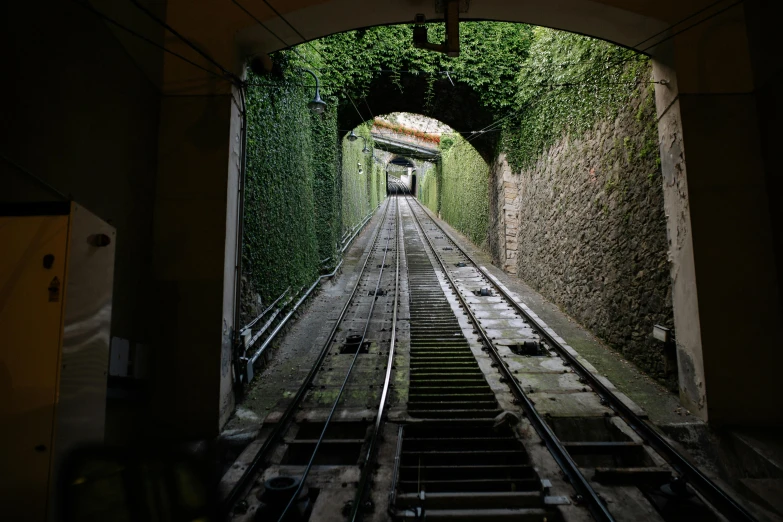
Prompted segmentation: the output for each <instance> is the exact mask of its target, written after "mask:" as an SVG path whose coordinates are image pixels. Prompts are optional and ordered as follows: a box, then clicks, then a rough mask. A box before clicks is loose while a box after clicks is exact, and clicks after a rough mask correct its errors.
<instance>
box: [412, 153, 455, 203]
mask: <svg viewBox="0 0 783 522" xmlns="http://www.w3.org/2000/svg"><path fill="white" fill-rule="evenodd" d="M452 143H453V142H452ZM440 172H441V170H440V165H439V164H438V165H436V166H435V167H433V168H430V169H429V170H427V171H425V172H424V175H423V176H422V177H421V181H420V182H419V196H418V197H419V199H420V200H421V202H422V203H424V205H426V206H427V207H428V208H429V209H430V210H432V211H433V212H435V213H436V214H437V213H438V212H440V191H439V190H438V187H439V186H440V184H441V183H440V181H439V177H440Z"/></svg>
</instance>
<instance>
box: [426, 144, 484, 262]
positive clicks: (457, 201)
mask: <svg viewBox="0 0 783 522" xmlns="http://www.w3.org/2000/svg"><path fill="white" fill-rule="evenodd" d="M441 150H442V151H443V152H442V159H441V167H440V168H441V176H440V178H441V182H442V183H441V185H440V214H441V217H442V218H443V219H444V220H446V222H448V223H449V224H450V225H451V226H453V227H454V228H456V229H457V230H459V231H460V232H462V233H463V234H465V235H466V236H467V237H468V238H469V239H470V240H471V241H472V242H473V243H475V244H476V245H478V246H480V247H482V248H486V246H487V240H488V236H489V165H487V162H486V161H484V159H483V158H482V157H481V155H480V154H479V153H478V152H477V151H476V149H474V148H473V146H472V145H471V144H470V143H468V141H467V140H465V139H464V138H463V137H462V136H460V135H459V134H454V135H451V136H449V139H443V138H441ZM428 206H429V205H428ZM430 208H432V207H430Z"/></svg>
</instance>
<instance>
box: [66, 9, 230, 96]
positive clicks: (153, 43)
mask: <svg viewBox="0 0 783 522" xmlns="http://www.w3.org/2000/svg"><path fill="white" fill-rule="evenodd" d="M71 2H73V3H74V4H76V5H78V6H80V7H82V8H84V9H86V10H88V11H90V12H91V13H93V14H94V15H95V16H97V17H98V18H100V19H102V20H104V21H105V22H108V23H110V24H112V25H113V26H115V27H117V28H118V29H122V30H123V31H125V32H127V33H128V34H130V35H131V36H134V37H136V38H138V39H140V40H142V41H144V42H146V43H148V44H149V45H151V46H153V47H156V48H158V49H160V50H162V51H163V52H166V53H168V54H170V55H172V56H175V57H177V58H179V59H180V60H182V61H183V62H186V63H189V64H190V65H192V66H193V67H196V68H198V69H201V70H202V71H204V72H206V73H207V74H209V75H211V76H214V77H216V78H219V79H221V80H227V81H232V80H231V78H229V77H226V76H225V75H223V74H220V73H217V72H215V71H212V70H210V69H207V68H206V67H204V66H202V65H200V64H198V63H196V62H194V61H193V60H191V59H189V58H187V57H185V56H183V55H182V54H179V53H178V52H176V51H172V50H171V49H169V48H167V47H166V46H165V45H162V44H159V43H158V42H156V41H154V40H152V39H151V38H148V37H146V36H144V35H143V34H141V33H139V32H137V31H135V30H133V29H131V28H130V27H128V26H126V25H124V24H123V23H121V22H118V21H117V20H115V19H114V18H112V17H110V16H108V15H107V14H105V13H103V12H101V11H99V10H97V9H96V8H95V7H93V6H92V5H90V4H89V3H87V2H82V1H80V0H71Z"/></svg>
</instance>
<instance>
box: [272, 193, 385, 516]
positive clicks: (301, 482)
mask: <svg viewBox="0 0 783 522" xmlns="http://www.w3.org/2000/svg"><path fill="white" fill-rule="evenodd" d="M391 201H392V200H391V198H390V200H389V204H388V205H387V206H386V212H385V213H384V220H383V223H382V226H383V225H385V222H386V216H387V214H388V211H389V205H391ZM394 204H395V207H397V209H398V210H399V203H398V202H397V201H396V200H395V203H394ZM397 214H399V211H398V212H397ZM395 224H398V223H397V221H396V215H395ZM382 226H381V227H379V229H378V231H379V232H380V229H381V228H382ZM397 239H398V237H397V235H396V233H395V241H396V240H397ZM390 240H391V238H390V237H387V238H386V246H385V247H384V251H383V259H382V260H381V269H380V271H379V272H378V281H377V282H376V283H375V291H374V292H373V298H372V301H370V310H369V311H368V312H367V320H366V321H365V323H364V330H363V331H362V338H361V339H360V340H359V343H358V345H357V346H356V353H354V354H353V359H352V360H351V365H350V366H349V367H348V371H347V372H346V373H345V379H343V384H342V385H341V386H340V391H339V392H337V397H335V399H334V403H333V404H332V409H331V410H330V411H329V415H328V416H327V417H326V421H325V422H324V427H323V429H322V430H321V435H320V436H319V437H318V441H317V442H316V443H315V448H313V453H312V454H311V455H310V460H309V461H308V462H307V466H305V469H304V471H303V472H302V475H301V477H300V479H299V483H298V484H297V486H296V490H295V491H294V493H293V495H292V496H291V499H290V500H289V501H288V504H286V507H285V509H283V511H282V513H281V514H280V518H278V522H283V520H284V519H285V517H286V515H287V514H288V510H289V509H291V506H293V505H294V504H295V503H296V501H297V497H298V496H299V493H300V492H301V491H302V488H303V487H304V484H305V480H307V475H308V474H309V473H310V469H311V468H312V467H313V462H315V456H316V455H317V454H318V450H319V449H320V447H321V443H322V442H323V440H324V436H325V435H326V430H327V429H329V423H330V422H331V421H332V417H334V412H335V411H337V406H338V404H339V403H340V399H341V398H342V396H343V392H344V391H345V387H346V385H347V384H348V381H349V380H350V378H351V374H352V373H353V369H354V366H355V365H356V361H357V359H358V358H359V354H360V353H361V351H362V344H363V343H364V339H365V338H366V336H367V330H368V329H369V328H370V322H371V321H372V316H373V312H374V311H375V303H376V302H377V301H378V290H379V289H380V287H381V281H382V280H383V271H384V268H385V267H386V257H387V256H388V255H389V241H390ZM373 246H375V245H373ZM371 255H372V250H371V251H370V252H369V253H368V255H367V258H368V259H369V258H370V257H371ZM397 260H398V261H399V256H398V257H397ZM394 299H395V301H396V300H397V294H396V289H395V295H394ZM378 417H380V412H379V414H378Z"/></svg>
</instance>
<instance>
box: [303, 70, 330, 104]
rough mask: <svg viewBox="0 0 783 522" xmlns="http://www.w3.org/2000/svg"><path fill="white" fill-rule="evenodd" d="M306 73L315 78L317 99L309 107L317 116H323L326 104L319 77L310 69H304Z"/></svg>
mask: <svg viewBox="0 0 783 522" xmlns="http://www.w3.org/2000/svg"><path fill="white" fill-rule="evenodd" d="M302 70H303V71H305V72H309V73H310V74H312V75H313V78H315V97H314V98H313V99H312V101H311V102H310V103H308V104H307V106H308V107H309V108H310V110H311V111H313V112H314V113H316V114H321V113H323V112H324V110H325V109H326V102H325V101H323V100H322V99H321V84H320V83H319V82H318V76H316V75H315V73H314V72H313V71H311V70H310V69H302Z"/></svg>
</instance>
